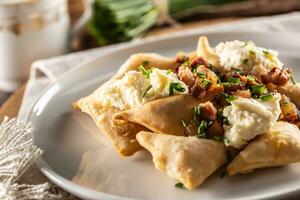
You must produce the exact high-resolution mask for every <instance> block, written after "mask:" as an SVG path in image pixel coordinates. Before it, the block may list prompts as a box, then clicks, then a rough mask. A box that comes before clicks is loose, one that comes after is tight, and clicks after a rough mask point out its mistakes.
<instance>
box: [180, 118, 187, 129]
mask: <svg viewBox="0 0 300 200" xmlns="http://www.w3.org/2000/svg"><path fill="white" fill-rule="evenodd" d="M181 124H182V126H183V127H184V128H185V127H186V122H185V121H184V119H181Z"/></svg>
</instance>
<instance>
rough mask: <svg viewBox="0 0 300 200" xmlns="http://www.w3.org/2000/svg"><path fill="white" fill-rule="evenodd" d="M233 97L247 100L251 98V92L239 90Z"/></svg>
mask: <svg viewBox="0 0 300 200" xmlns="http://www.w3.org/2000/svg"><path fill="white" fill-rule="evenodd" d="M233 95H234V96H237V97H241V98H246V99H250V98H251V92H250V90H237V91H236V92H235V93H234V94H233Z"/></svg>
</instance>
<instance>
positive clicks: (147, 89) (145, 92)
mask: <svg viewBox="0 0 300 200" xmlns="http://www.w3.org/2000/svg"><path fill="white" fill-rule="evenodd" d="M151 88H152V85H150V86H149V87H147V88H146V90H145V91H144V92H143V93H142V95H141V97H142V98H144V97H145V96H146V94H147V92H148V91H149V90H150V89H151Z"/></svg>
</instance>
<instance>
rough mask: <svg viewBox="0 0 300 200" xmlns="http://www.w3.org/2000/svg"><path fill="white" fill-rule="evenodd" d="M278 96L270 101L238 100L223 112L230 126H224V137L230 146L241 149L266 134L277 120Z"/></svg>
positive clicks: (278, 112) (279, 111)
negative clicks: (258, 136) (250, 141)
mask: <svg viewBox="0 0 300 200" xmlns="http://www.w3.org/2000/svg"><path fill="white" fill-rule="evenodd" d="M280 98H281V97H280V94H275V95H274V96H273V98H272V99H270V100H268V101H263V100H260V99H246V98H238V99H237V100H235V101H232V102H231V105H230V106H228V107H226V108H225V109H224V111H223V114H224V116H225V117H227V118H228V121H229V124H230V125H224V129H225V137H226V138H227V139H228V140H229V143H230V145H232V146H233V147H235V148H241V147H243V146H244V145H245V144H247V142H248V141H249V140H251V139H253V138H255V137H256V136H257V135H260V134H265V133H267V132H268V131H269V130H270V129H271V128H272V127H273V125H274V124H275V122H276V121H277V120H278V118H279V115H280V113H281V110H280V104H279V101H280Z"/></svg>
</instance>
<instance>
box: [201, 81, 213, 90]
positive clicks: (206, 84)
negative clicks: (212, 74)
mask: <svg viewBox="0 0 300 200" xmlns="http://www.w3.org/2000/svg"><path fill="white" fill-rule="evenodd" d="M210 84H211V81H210V80H207V79H203V80H202V81H201V83H200V84H199V85H200V87H201V88H202V89H206V88H207V87H208V86H209V85H210Z"/></svg>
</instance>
